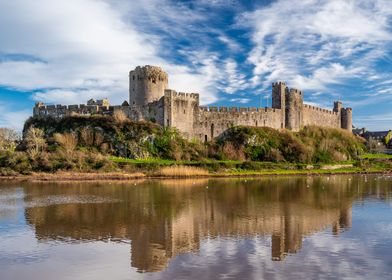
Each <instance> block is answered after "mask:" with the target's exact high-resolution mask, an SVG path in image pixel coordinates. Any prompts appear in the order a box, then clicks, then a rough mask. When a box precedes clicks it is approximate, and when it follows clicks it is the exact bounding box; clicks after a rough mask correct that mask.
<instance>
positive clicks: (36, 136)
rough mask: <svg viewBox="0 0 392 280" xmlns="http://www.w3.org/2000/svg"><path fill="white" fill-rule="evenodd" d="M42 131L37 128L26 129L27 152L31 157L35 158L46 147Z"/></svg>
mask: <svg viewBox="0 0 392 280" xmlns="http://www.w3.org/2000/svg"><path fill="white" fill-rule="evenodd" d="M44 135H45V134H44V131H43V130H42V129H39V128H35V127H33V126H32V127H30V128H29V129H28V130H27V133H26V136H25V141H26V145H27V153H28V154H29V156H30V157H31V158H32V159H35V158H36V157H37V156H38V155H40V154H41V153H42V151H43V150H44V149H45V148H46V140H45V138H44Z"/></svg>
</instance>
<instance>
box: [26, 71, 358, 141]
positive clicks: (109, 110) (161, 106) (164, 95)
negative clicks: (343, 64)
mask: <svg viewBox="0 0 392 280" xmlns="http://www.w3.org/2000/svg"><path fill="white" fill-rule="evenodd" d="M118 110H120V111H122V112H124V113H125V114H126V115H127V116H128V117H129V118H130V119H132V120H135V121H152V122H156V123H158V124H159V125H161V126H163V127H175V128H177V129H178V130H179V131H180V132H181V133H183V135H184V136H185V137H187V138H197V139H200V140H201V141H209V140H211V139H213V138H215V137H217V136H219V135H220V134H222V133H223V132H224V131H225V130H226V129H228V128H229V127H231V126H233V125H245V126H256V127H262V126H267V127H272V128H275V129H283V128H286V129H289V130H292V131H298V130H299V129H301V128H302V127H304V126H306V125H318V126H326V127H333V128H342V129H346V130H349V131H351V130H352V109H351V108H343V106H342V103H341V102H339V101H335V102H334V106H333V110H327V109H323V108H319V107H315V106H311V105H307V104H304V102H303V92H302V91H300V90H298V89H292V88H288V87H287V86H286V84H285V83H284V82H279V83H273V84H272V108H256V107H248V108H242V107H241V108H238V107H219V108H218V107H212V106H211V107H202V106H200V104H199V94H197V93H182V92H176V91H175V90H172V89H169V82H168V75H167V73H166V72H164V71H163V70H162V69H161V68H159V67H156V66H150V65H146V66H143V67H140V66H138V67H136V69H135V70H132V71H130V73H129V102H127V101H124V103H123V104H122V105H119V106H112V105H110V104H109V101H108V100H107V99H103V100H97V101H96V100H93V99H91V100H89V101H88V102H87V104H86V105H84V104H82V105H69V106H64V105H45V104H43V103H40V102H38V103H36V105H35V107H34V110H33V114H34V116H51V117H55V118H61V117H63V116H67V115H71V114H82V115H92V114H113V113H114V112H116V111H118Z"/></svg>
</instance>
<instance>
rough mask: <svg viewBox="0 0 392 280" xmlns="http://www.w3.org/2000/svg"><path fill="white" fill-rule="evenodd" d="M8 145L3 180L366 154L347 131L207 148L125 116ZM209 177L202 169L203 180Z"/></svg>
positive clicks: (270, 165)
mask: <svg viewBox="0 0 392 280" xmlns="http://www.w3.org/2000/svg"><path fill="white" fill-rule="evenodd" d="M0 138H2V137H1V134H0ZM3 138H4V137H3ZM1 141H3V140H2V139H0V144H1V143H5V142H4V141H3V142H1ZM11 142H12V141H11ZM7 143H8V144H7V145H5V144H1V145H0V146H1V147H0V169H1V172H2V173H3V174H13V173H30V172H34V171H44V172H55V171H57V170H71V171H84V172H92V171H97V170H99V171H105V172H111V171H120V170H121V171H129V170H133V171H135V169H137V170H136V171H140V170H148V169H151V168H157V167H159V168H161V169H162V170H163V168H164V167H165V166H170V168H167V169H164V170H163V171H162V172H161V173H165V172H169V173H170V172H172V173H173V174H175V173H176V172H177V170H176V169H175V167H171V166H173V165H178V164H181V165H186V166H193V168H196V169H197V168H206V169H208V170H210V171H212V170H213V171H216V170H220V169H222V168H225V169H231V170H265V169H274V168H276V169H279V168H283V169H290V170H292V169H306V168H307V165H308V164H316V165H317V164H322V163H333V162H342V161H350V160H351V161H352V160H356V159H359V156H360V155H361V154H362V153H363V152H364V150H365V145H364V142H363V140H362V139H361V138H358V137H356V136H354V135H352V134H351V133H348V132H345V131H343V130H340V129H328V128H320V127H305V128H304V129H303V130H301V131H300V132H297V133H294V132H290V131H287V130H275V129H272V128H267V127H261V128H260V127H241V126H238V127H232V128H230V129H228V130H227V131H226V132H225V133H224V134H223V135H221V136H220V137H219V138H218V139H216V140H215V141H214V142H209V143H202V142H200V141H196V140H195V141H188V140H186V139H184V138H183V137H182V136H181V134H180V133H179V132H178V131H177V130H176V129H167V128H162V127H160V126H158V125H156V124H153V123H150V122H133V121H131V120H129V119H127V118H125V117H124V116H122V115H121V114H120V115H119V114H115V115H114V116H91V117H87V116H69V117H65V118H62V119H52V118H38V117H36V118H30V119H29V120H28V121H26V124H25V127H24V130H23V140H22V141H20V142H17V141H13V143H14V146H12V145H11V146H10V143H9V142H7ZM16 144H18V145H16ZM6 147H11V148H6ZM12 147H13V148H12ZM196 169H194V170H196ZM194 170H193V171H192V172H195V171H194ZM187 172H188V171H187ZM203 172H204V171H202V170H200V169H197V172H196V173H198V174H202V173H203ZM203 174H204V173H203Z"/></svg>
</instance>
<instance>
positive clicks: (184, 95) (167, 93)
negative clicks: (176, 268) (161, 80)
mask: <svg viewBox="0 0 392 280" xmlns="http://www.w3.org/2000/svg"><path fill="white" fill-rule="evenodd" d="M165 96H170V97H172V98H181V99H193V100H195V101H198V100H199V94H198V93H185V92H176V91H175V90H172V89H166V90H165Z"/></svg>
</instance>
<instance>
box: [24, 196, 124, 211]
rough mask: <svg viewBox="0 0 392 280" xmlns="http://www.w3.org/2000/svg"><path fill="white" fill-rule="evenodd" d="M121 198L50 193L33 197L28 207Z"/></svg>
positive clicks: (97, 201) (102, 201) (100, 201)
mask: <svg viewBox="0 0 392 280" xmlns="http://www.w3.org/2000/svg"><path fill="white" fill-rule="evenodd" d="M118 201H120V200H119V199H113V198H106V197H100V196H95V195H66V196H64V195H48V196H45V197H42V198H33V199H32V200H30V201H26V203H25V207H26V208H33V207H46V206H50V205H58V204H76V203H82V204H85V203H108V202H118Z"/></svg>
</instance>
